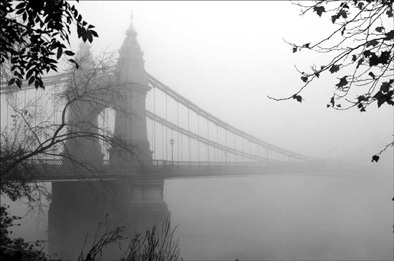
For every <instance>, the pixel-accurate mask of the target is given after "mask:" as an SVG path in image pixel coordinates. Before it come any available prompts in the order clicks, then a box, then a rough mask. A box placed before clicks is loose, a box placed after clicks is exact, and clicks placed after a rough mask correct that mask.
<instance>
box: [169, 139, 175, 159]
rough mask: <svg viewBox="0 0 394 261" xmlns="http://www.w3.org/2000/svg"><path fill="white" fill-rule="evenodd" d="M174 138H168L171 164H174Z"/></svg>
mask: <svg viewBox="0 0 394 261" xmlns="http://www.w3.org/2000/svg"><path fill="white" fill-rule="evenodd" d="M174 143H175V141H174V139H173V138H171V139H170V145H171V164H172V165H174Z"/></svg>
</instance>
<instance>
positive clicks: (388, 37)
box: [384, 30, 394, 40]
mask: <svg viewBox="0 0 394 261" xmlns="http://www.w3.org/2000/svg"><path fill="white" fill-rule="evenodd" d="M385 35H386V38H384V39H385V40H392V39H394V30H391V31H390V32H388V33H386V34H385Z"/></svg>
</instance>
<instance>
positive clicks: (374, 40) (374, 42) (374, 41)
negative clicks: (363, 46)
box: [367, 39, 379, 47]
mask: <svg viewBox="0 0 394 261" xmlns="http://www.w3.org/2000/svg"><path fill="white" fill-rule="evenodd" d="M378 43H379V42H378V41H377V40H376V39H373V40H371V41H368V42H367V47H370V46H374V47H375V46H376V45H377V44H378Z"/></svg>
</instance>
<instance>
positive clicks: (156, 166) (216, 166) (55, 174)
mask: <svg viewBox="0 0 394 261" xmlns="http://www.w3.org/2000/svg"><path fill="white" fill-rule="evenodd" d="M23 164H25V166H26V165H30V166H32V167H33V168H34V169H35V171H36V172H37V173H38V174H39V175H37V180H51V179H52V180H56V179H79V178H81V179H83V178H87V179H92V178H93V179H102V178H121V177H134V178H149V177H152V178H172V177H175V178H176V177H182V178H186V177H198V176H225V175H237V176H242V175H249V174H268V173H286V172H289V171H290V173H301V172H303V173H305V172H321V170H322V169H324V168H325V165H324V164H321V163H320V164H311V163H301V162H275V163H271V162H197V161H167V160H150V161H138V162H135V163H129V164H122V165H115V166H114V165H112V164H111V163H110V161H108V160H105V161H99V162H90V163H89V165H88V166H84V167H83V168H78V167H75V166H72V165H70V164H68V163H67V161H64V160H62V159H30V160H26V161H25V162H24V163H23Z"/></svg>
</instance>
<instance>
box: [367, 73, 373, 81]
mask: <svg viewBox="0 0 394 261" xmlns="http://www.w3.org/2000/svg"><path fill="white" fill-rule="evenodd" d="M368 75H369V76H371V77H372V79H374V80H375V74H374V73H373V72H369V73H368Z"/></svg>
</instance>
